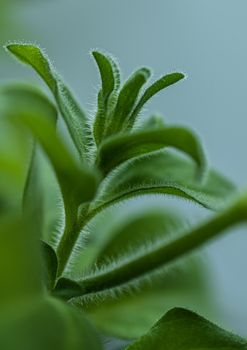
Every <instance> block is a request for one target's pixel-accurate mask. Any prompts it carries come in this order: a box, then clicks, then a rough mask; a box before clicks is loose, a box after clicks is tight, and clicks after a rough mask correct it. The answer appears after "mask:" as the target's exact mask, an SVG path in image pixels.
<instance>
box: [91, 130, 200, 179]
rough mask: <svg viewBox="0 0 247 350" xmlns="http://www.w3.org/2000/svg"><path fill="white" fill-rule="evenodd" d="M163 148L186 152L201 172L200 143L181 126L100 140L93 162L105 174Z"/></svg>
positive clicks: (190, 132)
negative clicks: (138, 157)
mask: <svg viewBox="0 0 247 350" xmlns="http://www.w3.org/2000/svg"><path fill="white" fill-rule="evenodd" d="M164 147H172V148H175V149H177V150H179V151H182V152H184V153H186V154H187V155H189V156H190V157H191V158H192V159H193V160H194V161H195V163H196V164H197V166H198V168H199V172H200V174H201V175H204V173H205V171H206V158H205V155H204V152H203V149H202V147H201V144H200V142H199V140H198V138H197V137H196V136H195V135H194V133H192V131H190V130H189V129H186V128H183V127H163V128H159V129H151V130H144V131H139V132H134V133H132V134H122V135H116V136H113V137H111V138H109V139H107V140H105V141H104V142H103V143H102V145H101V147H100V149H99V152H98V158H97V165H98V166H99V168H100V169H101V170H102V172H103V173H104V174H105V175H106V174H108V173H109V172H110V171H111V170H113V169H114V168H116V167H117V166H118V165H120V164H121V163H123V162H125V161H127V160H130V159H132V158H134V157H137V156H140V155H143V154H147V153H150V152H153V151H157V150H159V149H162V148H164Z"/></svg>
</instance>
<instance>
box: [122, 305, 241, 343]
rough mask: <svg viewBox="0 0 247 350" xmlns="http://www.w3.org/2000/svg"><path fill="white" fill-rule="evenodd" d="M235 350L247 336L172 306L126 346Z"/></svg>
mask: <svg viewBox="0 0 247 350" xmlns="http://www.w3.org/2000/svg"><path fill="white" fill-rule="evenodd" d="M141 349H145V350H153V349H156V350H178V349H179V350H191V349H195V350H210V349H211V350H227V349H228V350H233V349H234V350H237V349H247V340H246V339H243V338H240V337H238V336H236V335H234V334H232V333H230V332H227V331H225V330H223V329H222V328H220V327H218V326H216V325H215V324H213V323H211V322H209V321H208V320H206V319H205V318H203V317H201V316H199V315H197V314H196V313H194V312H191V311H188V310H185V309H181V308H175V309H172V310H170V311H169V312H167V314H166V315H165V316H164V317H163V318H161V319H160V320H159V321H158V322H157V323H156V324H155V325H154V327H153V328H152V329H151V330H150V331H149V332H148V333H147V334H145V335H144V336H143V337H141V338H140V339H138V340H137V341H136V342H134V343H133V344H131V345H130V346H128V347H127V348H126V350H141Z"/></svg>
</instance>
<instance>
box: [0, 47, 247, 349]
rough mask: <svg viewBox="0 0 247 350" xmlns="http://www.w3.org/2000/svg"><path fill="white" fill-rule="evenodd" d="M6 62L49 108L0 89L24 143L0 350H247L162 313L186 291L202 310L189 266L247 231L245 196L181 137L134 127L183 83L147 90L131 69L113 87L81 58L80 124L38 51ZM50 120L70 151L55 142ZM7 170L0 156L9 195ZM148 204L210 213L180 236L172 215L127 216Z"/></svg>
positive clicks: (111, 66)
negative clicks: (186, 204) (90, 101)
mask: <svg viewBox="0 0 247 350" xmlns="http://www.w3.org/2000/svg"><path fill="white" fill-rule="evenodd" d="M6 49H7V50H8V51H9V52H10V53H11V54H12V55H14V56H15V57H16V58H17V59H18V60H19V61H20V62H22V63H24V64H25V65H28V66H31V67H32V68H33V69H34V70H35V71H36V73H37V74H38V75H39V76H40V77H41V78H42V79H43V81H44V82H45V84H46V85H47V87H48V88H49V90H50V92H51V96H52V101H51V98H50V97H47V96H46V95H45V94H44V93H43V92H41V91H40V90H38V89H36V88H33V87H30V86H26V85H16V84H14V85H8V86H3V87H1V89H0V114H1V117H2V119H4V120H5V121H6V123H10V125H12V127H13V128H14V129H17V130H21V132H22V133H23V137H24V138H28V140H29V143H28V150H29V165H28V169H27V170H26V171H24V173H25V184H24V186H23V188H24V189H23V190H22V206H21V210H20V208H16V207H15V206H14V209H13V207H11V210H10V209H6V208H5V207H3V208H5V209H4V210H3V215H2V217H3V218H2V221H1V223H0V225H1V229H2V231H3V234H1V243H2V244H1V245H0V247H1V248H0V249H1V254H0V260H1V264H0V266H1V267H0V278H1V281H2V283H3V286H4V288H3V289H2V291H1V294H0V295H1V300H2V305H3V315H5V316H4V317H2V316H1V318H0V346H1V348H3V349H9V350H14V349H17V348H19V344H23V345H22V348H23V349H30V350H31V349H44V348H46V349H54V348H55V347H59V348H61V349H75V350H76V349H82V348H85V349H92V350H93V349H95V350H96V349H102V348H103V345H102V341H101V339H100V336H99V334H108V335H110V336H116V337H119V338H126V339H131V340H132V342H131V344H130V345H129V346H128V347H127V348H126V350H127V349H133V350H134V349H146V350H148V349H164V350H165V349H169V350H172V349H181V350H183V349H184V350H187V349H188V350H189V349H192V348H193V349H198V350H199V349H201V350H202V349H208V350H209V349H215V350H216V349H222V350H223V349H229V350H230V349H247V343H246V341H245V340H243V339H241V338H238V337H236V336H233V335H232V334H230V333H228V332H226V331H223V330H222V329H220V328H218V327H217V326H215V325H214V324H212V323H210V322H209V321H207V320H205V319H204V318H202V317H200V316H198V315H197V314H194V313H193V312H191V311H187V310H185V309H183V308H175V309H172V310H171V311H168V309H169V308H171V307H173V306H183V305H184V304H185V305H186V306H187V305H188V304H189V305H190V306H191V307H193V302H192V303H191V299H195V298H194V294H193V293H194V292H193V291H194V290H195V289H198V288H199V289H200V293H201V294H200V297H201V298H203V297H204V294H203V289H204V287H205V285H204V284H203V279H202V276H201V270H200V268H199V265H200V264H199V262H198V260H197V259H195V257H194V256H193V255H192V256H191V255H190V256H189V257H188V256H187V255H188V254H189V253H191V252H192V251H194V250H195V249H198V248H200V247H202V246H203V245H204V244H205V243H207V242H208V241H209V240H211V239H213V238H215V237H217V236H218V235H219V234H221V233H223V232H224V231H225V230H227V229H228V228H229V227H231V226H233V225H237V224H241V223H244V222H246V219H247V214H246V213H247V210H246V209H247V195H242V196H241V197H240V198H236V197H237V196H236V192H237V191H236V189H235V186H234V185H233V184H232V183H231V182H230V181H228V180H227V179H225V178H224V177H223V176H222V175H220V174H219V173H218V172H217V171H215V170H214V169H212V168H211V167H209V165H208V162H207V158H206V156H205V152H204V148H203V146H202V145H201V142H200V140H199V138H198V137H197V135H196V134H195V133H194V132H193V131H192V130H190V129H189V128H187V127H184V126H178V125H170V124H166V123H164V122H163V119H162V118H160V117H157V116H151V117H150V118H149V119H148V120H147V121H145V122H144V121H143V120H142V117H141V112H142V109H143V107H144V106H145V105H146V104H147V103H148V101H149V100H150V99H151V98H152V97H153V96H154V95H156V94H157V93H159V92H160V91H161V90H164V89H166V88H168V87H169V86H171V85H173V84H175V83H177V82H179V81H180V80H182V79H183V78H184V74H182V73H179V72H173V73H170V74H167V75H164V76H163V77H161V78H160V79H158V80H156V81H155V82H153V83H151V84H150V85H148V86H146V85H147V84H148V80H149V78H150V75H151V72H150V70H149V69H148V68H146V67H142V68H140V69H138V70H136V71H135V72H133V74H131V76H130V77H129V78H128V79H127V80H126V81H125V82H124V83H122V81H121V73H120V69H119V67H118V64H117V62H116V61H115V60H114V59H113V57H112V56H110V55H108V54H104V53H102V52H98V51H93V52H92V57H93V59H94V61H95V63H96V65H97V68H98V71H99V75H100V79H101V87H100V90H99V93H98V98H97V111H96V114H95V117H94V118H93V120H92V119H90V118H89V117H88V116H87V114H86V113H85V111H83V110H82V109H81V107H80V105H79V104H78V102H77V101H76V99H75V98H74V96H73V94H72V93H71V91H70V90H69V88H68V87H67V86H66V84H65V83H64V81H63V79H62V77H61V76H60V75H59V74H58V73H57V72H56V70H55V68H54V67H53V65H52V64H51V62H50V60H49V59H48V57H47V55H46V54H45V53H44V51H43V50H41V49H40V48H39V47H37V46H34V45H31V44H18V43H10V44H8V45H7V46H6ZM60 120H63V122H64V123H65V125H66V127H67V130H68V137H69V143H70V144H72V145H73V147H72V148H71V147H69V146H68V142H67V141H68V140H66V138H65V137H64V135H62V134H61V132H58V127H57V125H58V122H59V121H60ZM16 161H17V160H16V159H14V158H13V159H10V160H9V161H8V162H7V161H6V156H5V155H4V154H1V153H0V164H1V168H2V170H3V174H5V176H6V178H7V177H10V179H9V182H10V183H11V184H12V182H13V179H14V178H15V177H16V174H17V172H16ZM17 163H18V162H17ZM19 165H20V164H19ZM44 173H45V180H44ZM51 183H52V184H53V186H51ZM44 185H45V186H44ZM11 186H12V185H11ZM11 186H10V187H11ZM6 193H7V194H6ZM6 193H5V192H4V191H2V189H1V197H2V198H1V197H0V199H1V200H2V202H3V203H5V201H6V203H7V201H8V196H9V192H8V191H7V192H6ZM152 195H162V196H164V197H165V198H166V196H168V195H169V196H173V197H176V198H184V199H186V200H188V201H191V202H192V203H196V204H198V205H200V206H202V207H204V208H207V209H210V210H212V211H216V213H215V214H214V215H213V216H212V217H211V218H210V219H209V220H207V221H205V222H203V223H201V224H199V225H197V226H195V227H192V228H191V227H188V225H187V224H186V218H184V217H183V216H182V215H180V214H178V213H174V212H173V211H172V210H170V209H166V208H159V209H155V208H154V207H152V206H151V205H150V206H148V207H146V208H144V207H143V206H142V205H141V201H140V200H139V201H134V202H133V199H135V198H140V197H141V198H142V197H143V196H146V197H147V198H151V196H152ZM15 200H16V199H15ZM10 202H11V201H10ZM133 203H134V205H133ZM20 212H21V213H20ZM9 232H11V233H12V236H11V240H10V239H9V235H8V234H9ZM185 256H187V258H186V259H185V258H184V257H185ZM13 257H14V258H13ZM181 259H183V261H182V264H179V261H180V260H181ZM20 262H21V263H20ZM177 262H178V263H177ZM181 265H182V268H181ZM24 281H25V282H24ZM23 285H24V287H23ZM199 285H200V287H198V286H199ZM9 291H11V294H9ZM175 295H177V296H178V299H177V300H176V301H174V296H175ZM189 297H190V299H188V298H189ZM183 298H185V299H186V301H185V300H184V299H183ZM13 300H14V302H13ZM178 300H180V301H178ZM188 300H190V302H188ZM174 303H175V304H176V305H174ZM13 304H14V305H15V307H14V308H13ZM177 304H179V305H177ZM194 307H196V305H195V304H194ZM167 311H168V312H167ZM164 314H165V316H163V315H164ZM158 319H160V320H159V321H158V322H157V320H158ZM3 320H4V322H3ZM153 325H154V326H153ZM13 329H14V332H15V337H14V339H13V337H12V336H11V334H12V332H13ZM138 337H139V339H137V340H133V339H136V338H138Z"/></svg>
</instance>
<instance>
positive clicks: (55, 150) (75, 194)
mask: <svg viewBox="0 0 247 350" xmlns="http://www.w3.org/2000/svg"><path fill="white" fill-rule="evenodd" d="M0 98H1V102H2V106H1V108H2V113H3V114H4V115H6V116H8V117H10V118H12V120H15V121H16V122H18V121H19V122H20V123H22V124H23V125H25V126H26V127H27V128H28V129H29V130H30V131H31V133H32V135H33V136H34V137H35V138H36V139H37V140H38V141H39V142H40V144H41V145H42V147H43V148H44V150H45V152H46V154H47V156H48V157H49V159H50V161H51V163H52V165H53V168H54V171H55V172H56V175H57V178H58V181H59V183H60V186H61V189H62V193H63V197H64V201H65V206H66V204H69V203H68V201H70V202H71V201H73V202H74V203H75V204H76V205H77V206H78V205H79V204H80V203H82V202H84V201H88V200H90V199H92V197H93V196H94V193H95V191H96V187H97V179H96V176H95V173H94V172H93V171H92V170H90V169H87V168H86V167H84V166H81V165H79V164H78V163H77V162H76V160H75V159H74V158H73V156H72V155H71V154H70V152H69V151H68V149H67V147H66V146H65V144H64V143H63V141H62V139H61V138H60V137H59V136H58V135H57V134H56V131H55V122H56V110H55V108H54V107H53V105H52V104H50V103H49V101H48V100H47V99H46V98H45V96H43V94H41V93H40V92H39V91H37V90H34V89H32V88H29V87H24V86H22V87H18V86H17V87H15V86H12V87H5V88H3V89H2V90H1V92H0Z"/></svg>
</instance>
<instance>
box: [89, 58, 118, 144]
mask: <svg viewBox="0 0 247 350" xmlns="http://www.w3.org/2000/svg"><path fill="white" fill-rule="evenodd" d="M92 55H93V57H94V59H95V61H96V63H97V65H98V68H99V72H100V75H101V81H102V89H101V90H100V92H99V95H98V111H97V114H96V117H95V121H94V138H95V141H96V143H97V144H100V142H101V140H102V138H103V135H104V131H105V126H106V123H107V117H108V115H107V114H108V110H111V107H112V106H111V104H112V102H113V100H116V97H117V96H116V94H117V89H118V88H119V85H120V72H119V69H118V67H117V65H116V63H115V62H114V60H113V59H112V58H111V57H110V56H109V55H104V54H103V53H101V52H98V51H93V52H92Z"/></svg>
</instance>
